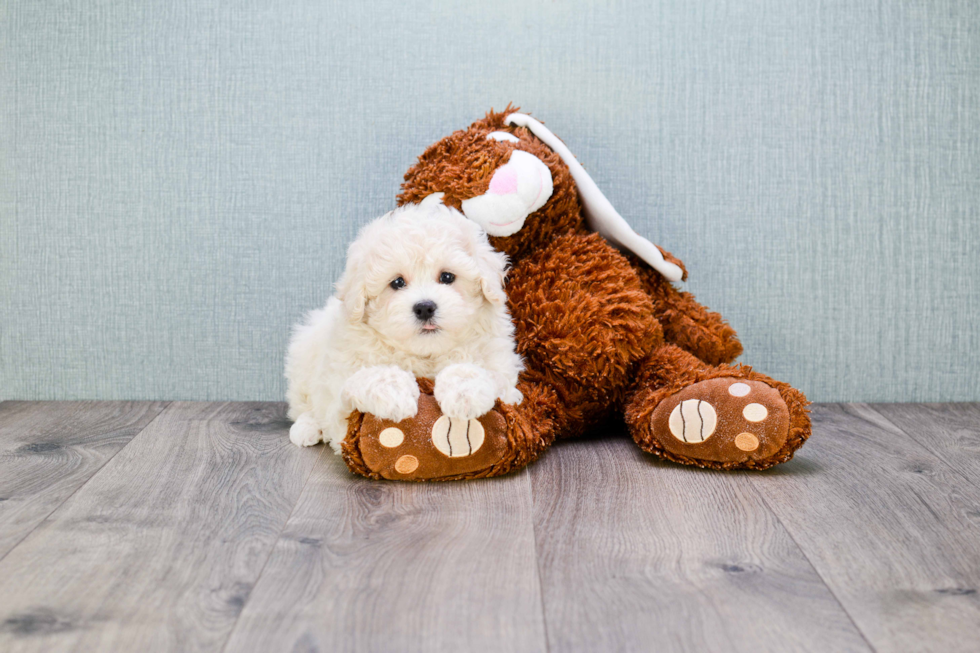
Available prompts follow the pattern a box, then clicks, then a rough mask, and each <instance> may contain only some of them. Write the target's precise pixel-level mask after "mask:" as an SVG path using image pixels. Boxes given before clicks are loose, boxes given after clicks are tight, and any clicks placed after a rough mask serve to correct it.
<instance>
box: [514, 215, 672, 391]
mask: <svg viewBox="0 0 980 653" xmlns="http://www.w3.org/2000/svg"><path fill="white" fill-rule="evenodd" d="M654 274H657V273H656V272H654ZM507 297H508V304H509V305H510V310H511V317H512V318H513V320H514V326H515V330H516V335H517V349H518V352H519V353H520V354H521V355H522V356H523V357H524V359H525V362H526V365H527V368H528V369H529V370H538V371H541V370H547V372H548V375H549V378H553V379H561V381H560V382H559V381H555V382H557V383H559V384H560V385H562V387H563V388H565V393H566V395H567V394H568V393H569V392H571V391H570V390H569V388H580V389H583V391H588V392H591V393H598V394H601V393H602V391H603V388H605V387H609V388H613V387H618V386H620V385H622V384H623V383H624V382H625V379H626V378H627V377H628V375H629V374H630V371H631V369H632V368H633V366H634V364H635V363H636V362H637V361H639V360H640V359H642V358H643V357H645V356H646V355H647V354H648V353H649V352H650V351H651V349H653V348H654V347H655V346H656V345H657V344H658V343H659V342H662V341H663V334H662V332H661V330H660V325H659V324H657V320H656V318H655V317H654V315H653V305H652V303H651V301H650V298H649V297H648V295H647V293H646V292H645V291H644V289H643V287H642V285H641V283H640V280H639V278H638V277H637V274H636V272H635V271H634V270H633V269H632V268H631V267H630V263H629V261H627V259H626V257H624V256H623V255H622V254H621V253H620V252H618V251H616V250H615V249H614V248H613V247H612V246H611V245H610V244H609V243H608V242H606V241H605V240H604V239H603V238H602V237H601V236H600V235H599V234H594V233H593V234H578V233H570V234H566V235H564V236H561V237H560V238H557V239H555V240H554V241H553V242H552V243H550V244H549V245H548V246H547V247H545V248H543V249H541V250H538V251H536V252H534V253H532V254H531V255H529V256H527V257H525V258H523V259H521V260H520V261H518V262H517V263H516V264H515V265H514V268H513V269H512V270H511V271H510V273H509V274H508V282H507ZM571 403H575V402H574V401H573V402H571Z"/></svg>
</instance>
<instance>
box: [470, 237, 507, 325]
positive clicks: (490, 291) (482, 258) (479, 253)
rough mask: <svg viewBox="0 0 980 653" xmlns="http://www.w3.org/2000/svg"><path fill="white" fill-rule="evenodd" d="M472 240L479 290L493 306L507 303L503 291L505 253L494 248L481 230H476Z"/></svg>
mask: <svg viewBox="0 0 980 653" xmlns="http://www.w3.org/2000/svg"><path fill="white" fill-rule="evenodd" d="M473 240H474V244H473V249H474V257H475V258H476V264H477V267H478V269H479V272H478V275H479V279H480V290H481V291H482V292H483V296H484V297H485V298H486V300H487V301H488V302H490V303H491V304H493V305H494V306H503V305H504V304H505V303H507V293H506V292H504V276H505V275H506V274H507V255H506V254H504V253H503V252H498V251H497V250H495V249H494V248H493V246H492V245H491V244H490V241H488V240H487V235H486V234H485V233H483V231H480V230H478V231H477V233H476V234H475V236H474V239H473Z"/></svg>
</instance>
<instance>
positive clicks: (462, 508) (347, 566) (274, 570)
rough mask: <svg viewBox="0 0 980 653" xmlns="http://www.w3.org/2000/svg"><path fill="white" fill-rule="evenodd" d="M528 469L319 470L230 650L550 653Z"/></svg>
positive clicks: (332, 465) (332, 461)
mask: <svg viewBox="0 0 980 653" xmlns="http://www.w3.org/2000/svg"><path fill="white" fill-rule="evenodd" d="M538 590H539V588H538V579H537V574H536V567H535V557H534V536H533V531H532V527H531V501H530V494H529V482H528V477H527V474H526V472H522V473H520V474H518V475H513V476H507V477H502V478H497V479H489V480H483V481H464V482H455V483H425V484H412V483H392V482H377V481H370V480H367V479H363V478H359V477H354V476H352V475H351V474H350V473H349V472H347V471H346V469H345V468H344V466H343V463H342V461H341V460H340V459H339V458H338V457H337V456H334V455H332V454H331V453H330V452H329V451H327V452H325V453H324V456H323V458H322V459H321V461H320V464H318V466H317V468H316V470H314V472H313V475H312V476H311V479H310V482H309V483H308V484H307V487H306V490H305V491H304V492H303V496H302V497H301V499H300V501H299V503H298V504H297V507H296V510H295V511H294V513H293V515H292V517H291V518H290V520H289V523H288V525H287V527H286V530H285V531H284V533H283V536H282V538H281V539H280V541H279V543H278V544H277V545H276V549H275V551H274V553H273V555H272V558H271V560H270V562H269V564H268V566H267V568H266V570H265V571H264V572H263V574H262V578H261V579H260V580H259V583H258V584H257V586H256V588H255V591H254V592H253V593H252V596H251V597H250V599H249V602H248V605H247V606H246V608H245V610H244V612H243V613H242V616H241V618H240V619H239V622H238V625H237V626H236V628H235V632H234V633H233V635H232V637H231V639H230V640H229V646H228V650H229V651H261V652H264V651H273V650H289V651H350V650H357V651H453V652H458V651H542V650H544V649H545V639H544V626H543V621H542V615H541V603H540V595H539V591H538Z"/></svg>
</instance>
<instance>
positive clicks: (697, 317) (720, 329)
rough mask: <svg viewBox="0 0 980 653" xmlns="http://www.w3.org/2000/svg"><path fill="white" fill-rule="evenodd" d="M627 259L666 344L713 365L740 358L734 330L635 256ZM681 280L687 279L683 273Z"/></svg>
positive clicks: (665, 256)
mask: <svg viewBox="0 0 980 653" xmlns="http://www.w3.org/2000/svg"><path fill="white" fill-rule="evenodd" d="M660 251H661V252H662V253H663V255H664V259H666V260H667V261H670V262H671V263H674V264H676V265H679V266H680V267H681V269H683V267H684V266H683V264H682V263H681V262H680V261H679V260H678V259H676V258H674V257H673V256H672V255H671V253H670V252H668V251H666V250H664V249H663V248H661V249H660ZM629 259H630V264H631V265H632V266H633V268H634V269H635V270H636V273H637V276H639V277H640V282H641V283H642V284H643V289H644V290H645V291H646V292H647V294H649V295H650V299H651V300H652V301H653V314H654V316H655V317H656V318H657V320H658V321H659V322H660V326H661V327H663V330H664V339H665V340H666V341H667V342H669V343H672V344H674V345H677V346H678V347H680V348H681V349H684V350H686V351H689V352H691V353H692V354H694V356H695V357H697V358H699V359H700V360H702V361H705V362H707V363H711V364H713V365H718V364H721V363H731V362H732V361H734V360H735V359H736V358H738V357H739V355H741V353H742V343H741V342H739V340H738V335H737V334H736V333H735V329H733V328H732V327H731V325H729V324H728V322H726V321H725V319H724V318H723V317H722V316H721V315H719V314H718V313H715V312H713V311H709V310H708V309H707V308H705V307H704V306H703V305H701V304H700V303H698V301H697V300H696V299H695V298H694V295H692V294H691V293H689V292H683V291H681V290H678V289H677V288H675V287H674V284H672V283H671V282H669V281H667V280H666V279H664V278H663V276H662V275H661V274H660V273H659V272H657V271H656V270H654V269H653V268H651V267H650V266H648V265H647V264H646V263H644V262H643V261H641V260H640V259H638V258H636V257H635V256H630V257H629ZM684 277H685V278H687V272H686V271H685V272H684Z"/></svg>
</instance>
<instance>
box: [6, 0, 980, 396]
mask: <svg viewBox="0 0 980 653" xmlns="http://www.w3.org/2000/svg"><path fill="white" fill-rule="evenodd" d="M508 101H514V102H516V103H519V104H520V105H522V106H523V107H524V108H526V109H529V110H531V111H533V112H534V114H535V115H537V116H539V117H541V118H543V119H544V120H546V121H547V122H548V124H549V126H551V127H552V129H554V130H555V131H556V133H558V134H559V135H560V136H562V137H563V138H564V139H565V141H566V142H567V143H568V144H569V146H570V147H571V149H572V151H573V152H575V153H576V154H577V155H578V156H579V158H580V159H581V161H582V162H583V163H584V164H585V165H586V166H587V167H588V168H589V170H590V171H592V173H593V174H594V176H595V178H596V180H597V182H598V183H599V185H600V186H601V187H602V188H603V189H604V190H605V191H606V193H607V194H608V196H609V197H610V198H611V199H612V201H613V203H614V204H615V205H616V206H617V207H618V208H619V210H620V212H621V213H623V214H624V215H626V216H627V217H628V218H629V219H630V220H631V221H632V222H633V223H634V225H635V226H636V227H637V229H638V230H639V231H640V232H641V233H644V234H645V235H647V236H648V237H650V238H651V239H652V240H654V241H655V242H658V243H661V244H662V245H664V246H665V247H667V248H668V249H670V250H672V251H674V252H675V253H676V254H677V255H679V256H680V257H681V258H683V259H684V261H685V262H686V263H687V266H688V268H689V270H690V273H691V281H690V282H689V283H688V284H687V287H688V288H689V289H691V290H692V291H694V292H695V293H696V294H697V295H698V296H699V298H701V299H702V300H703V301H704V302H705V303H706V304H707V305H709V306H711V307H713V308H715V309H717V310H720V311H721V312H722V313H723V314H724V315H726V316H727V317H728V318H729V320H730V321H731V323H732V324H733V325H734V326H735V327H736V328H737V329H738V331H739V332H740V333H741V335H742V338H743V342H744V343H745V349H746V353H745V355H744V356H743V360H744V361H745V362H748V363H751V364H753V365H755V366H757V367H758V368H760V369H761V370H763V371H766V372H769V373H771V374H772V375H774V376H776V377H778V378H782V379H785V380H787V381H790V382H792V383H794V384H796V385H798V386H799V387H801V388H802V389H804V390H805V391H806V392H807V393H808V394H809V395H810V397H811V398H812V399H814V400H819V401H833V400H894V401H906V400H980V375H978V372H977V370H978V367H980V355H978V351H980V326H978V319H980V263H978V261H980V3H977V2H976V1H975V0H963V1H960V2H956V1H950V0H918V1H902V2H900V1H895V2H887V1H885V2H868V1H867V0H850V1H846V2H813V1H809V0H808V1H806V2H792V1H787V0H771V1H764V0H750V1H732V2H711V1H708V2H690V1H689V0H665V1H663V2H635V3H608V4H606V3H590V2H585V1H582V2H568V1H561V2H553V1H549V2H541V1H538V0H517V1H511V0H503V1H497V2H493V3H486V2H479V3H478V2H458V3H436V2H433V3H413V2H406V1H404V0H387V1H385V2H350V1H348V2H345V3H342V4H341V3H336V4H334V3H327V2H322V1H316V2H314V1H312V0H311V1H309V2H290V1H284V0H265V1H262V0H248V1H246V2H235V3H228V2H221V3H218V2H209V1H202V0H172V1H170V2H133V1H131V0H120V1H118V2H105V1H102V2H81V1H73V2H64V3H53V2H46V1H38V0H7V1H6V2H0V229H2V231H0V282H2V283H0V310H2V314H0V317H2V323H0V398H4V399H10V398H28V399H62V398H189V399H279V398H281V397H282V395H283V391H284V383H283V380H282V378H281V360H282V354H283V351H284V348H285V345H286V339H287V336H288V329H289V325H290V324H291V323H292V322H294V321H295V320H297V319H298V318H299V317H300V315H301V314H302V313H303V312H304V311H305V310H307V309H310V308H313V307H316V306H318V305H320V304H322V303H323V301H324V300H325V299H326V297H327V295H328V294H329V292H330V289H331V284H332V282H333V280H334V279H335V278H336V276H337V274H338V272H339V270H340V269H341V266H342V254H343V251H344V247H345V244H346V243H347V242H348V241H349V240H350V239H351V237H352V236H353V235H354V233H355V231H356V229H357V227H358V226H359V225H361V224H363V223H364V222H365V221H367V220H368V219H370V218H371V217H373V216H375V215H377V214H380V213H382V212H384V211H386V210H387V209H390V208H391V207H392V206H393V201H394V196H395V194H396V193H397V190H398V185H399V182H400V179H401V176H402V174H403V172H404V171H405V169H406V168H407V167H408V166H409V165H410V164H411V163H412V160H413V158H414V157H415V156H417V155H418V154H419V153H420V152H421V151H422V150H423V148H424V147H425V146H426V145H428V144H429V143H430V142H432V141H435V140H437V139H438V138H440V137H441V136H443V135H445V134H447V133H449V132H450V131H452V130H454V129H457V128H460V127H463V126H465V125H467V124H468V123H469V122H470V121H472V120H473V119H475V118H477V117H479V116H481V115H482V113H483V112H484V111H485V110H486V109H488V108H490V107H496V108H498V109H499V108H503V106H504V105H506V104H507V102H508Z"/></svg>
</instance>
